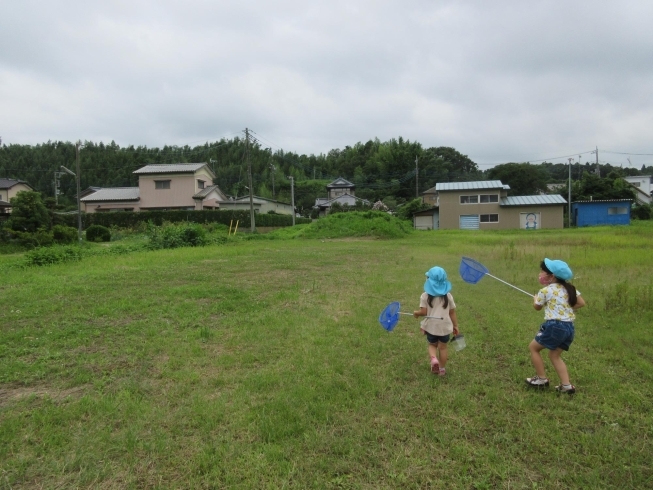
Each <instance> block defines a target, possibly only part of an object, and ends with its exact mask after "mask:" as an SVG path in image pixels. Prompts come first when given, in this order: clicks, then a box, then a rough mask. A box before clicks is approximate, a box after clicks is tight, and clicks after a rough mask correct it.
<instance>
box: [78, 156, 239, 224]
mask: <svg viewBox="0 0 653 490" xmlns="http://www.w3.org/2000/svg"><path fill="white" fill-rule="evenodd" d="M134 174H136V175H138V187H112V188H89V189H97V190H94V191H93V192H90V193H88V194H87V195H86V196H84V197H82V198H81V202H82V204H83V206H84V208H83V210H84V211H86V212H87V213H101V212H109V211H156V210H174V209H177V210H202V209H217V208H219V207H220V202H223V201H226V200H227V196H226V195H225V194H224V193H223V192H222V190H220V188H219V187H218V186H217V185H215V184H213V179H214V178H215V174H214V173H213V171H212V170H211V168H210V167H209V166H208V164H206V163H175V164H168V165H146V166H144V167H141V168H139V169H138V170H135V171H134Z"/></svg>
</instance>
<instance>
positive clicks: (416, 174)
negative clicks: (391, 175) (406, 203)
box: [415, 157, 419, 198]
mask: <svg viewBox="0 0 653 490" xmlns="http://www.w3.org/2000/svg"><path fill="white" fill-rule="evenodd" d="M418 163H419V159H418V158H417V157H415V198H418V197H419V167H418Z"/></svg>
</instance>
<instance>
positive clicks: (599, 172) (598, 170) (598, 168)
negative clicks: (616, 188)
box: [595, 146, 601, 177]
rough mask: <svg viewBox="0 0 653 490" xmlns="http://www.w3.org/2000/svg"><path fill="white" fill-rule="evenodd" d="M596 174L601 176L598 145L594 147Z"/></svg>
mask: <svg viewBox="0 0 653 490" xmlns="http://www.w3.org/2000/svg"><path fill="white" fill-rule="evenodd" d="M595 153H596V175H598V176H599V177H600V176H601V167H599V147H598V146H597V147H596V152H595Z"/></svg>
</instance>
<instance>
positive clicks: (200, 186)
mask: <svg viewBox="0 0 653 490" xmlns="http://www.w3.org/2000/svg"><path fill="white" fill-rule="evenodd" d="M197 188H198V189H204V181H203V180H198V181H197Z"/></svg>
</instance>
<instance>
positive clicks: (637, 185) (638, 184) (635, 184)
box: [631, 182, 642, 187]
mask: <svg viewBox="0 0 653 490" xmlns="http://www.w3.org/2000/svg"><path fill="white" fill-rule="evenodd" d="M631 184H633V185H634V186H635V187H641V186H642V183H641V182H631Z"/></svg>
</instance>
